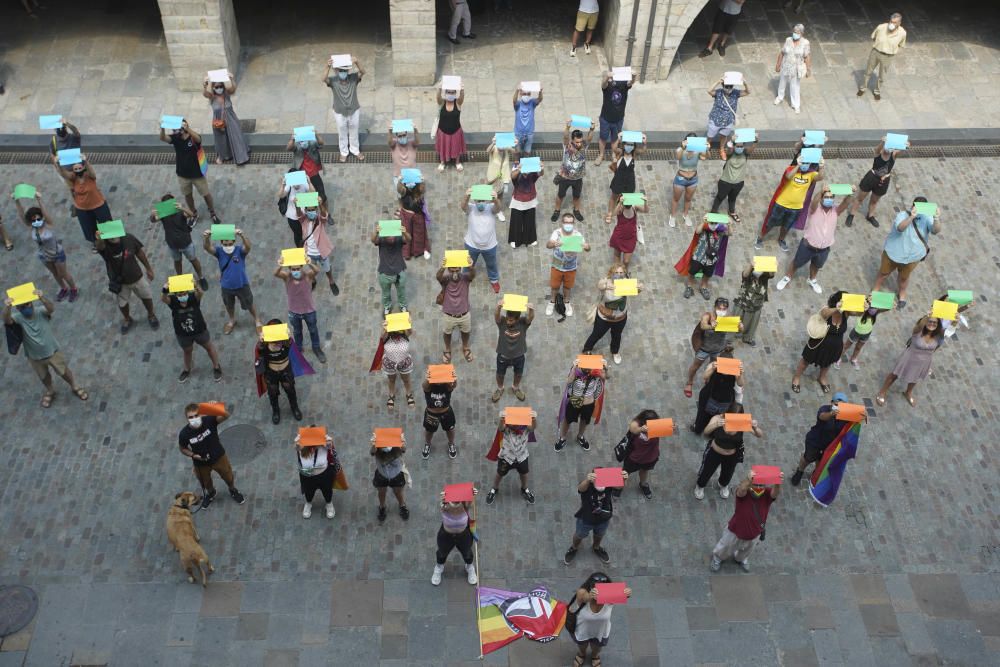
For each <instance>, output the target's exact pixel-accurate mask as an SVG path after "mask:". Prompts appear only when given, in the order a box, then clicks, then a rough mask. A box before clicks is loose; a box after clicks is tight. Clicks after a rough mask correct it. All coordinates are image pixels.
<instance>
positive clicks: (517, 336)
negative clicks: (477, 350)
mask: <svg viewBox="0 0 1000 667" xmlns="http://www.w3.org/2000/svg"><path fill="white" fill-rule="evenodd" d="M527 309H528V310H527V312H525V313H520V312H517V311H511V310H508V311H503V299H500V300H499V301H498V302H497V307H496V310H494V311H493V321H494V322H496V324H497V329H498V333H497V373H496V376H497V388H496V389H495V390H494V391H493V396H491V397H490V400H492V401H493V402H494V403H496V402H497V401H499V400H500V397H501V396H503V391H504V378H505V377H506V376H507V369H508V368H513V369H514V383H513V385H512V386H511V391H513V392H514V396H515V397H517V400H519V401H523V400H524V398H525V394H524V392H523V391H522V390H521V378H522V377H523V376H524V356H525V353H526V352H527V351H528V341H527V336H528V327H530V326H531V323H532V322H533V321H534V319H535V306H534V305H532V304H530V303H529V304H528V305H527Z"/></svg>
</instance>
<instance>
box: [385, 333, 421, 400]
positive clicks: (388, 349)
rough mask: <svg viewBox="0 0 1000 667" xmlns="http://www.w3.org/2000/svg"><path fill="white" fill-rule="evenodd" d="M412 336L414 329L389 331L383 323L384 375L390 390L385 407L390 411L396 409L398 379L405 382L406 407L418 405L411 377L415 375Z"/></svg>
mask: <svg viewBox="0 0 1000 667" xmlns="http://www.w3.org/2000/svg"><path fill="white" fill-rule="evenodd" d="M412 335H413V329H407V330H406V331H388V330H387V328H386V324H385V322H383V323H382V333H381V335H380V340H381V346H382V359H381V362H382V373H384V374H385V380H386V384H387V386H388V388H389V398H387V399H386V401H385V407H387V408H389V409H390V410H392V409H393V408H395V407H396V378H397V377H399V378H400V379H402V381H403V389H404V390H405V391H406V406H407V407H409V408H412V407H413V406H414V405H416V404H417V401H416V399H415V398H413V387H412V386H411V385H410V375H412V374H413V354H412V353H411V352H410V337H411V336H412ZM376 370H377V369H376Z"/></svg>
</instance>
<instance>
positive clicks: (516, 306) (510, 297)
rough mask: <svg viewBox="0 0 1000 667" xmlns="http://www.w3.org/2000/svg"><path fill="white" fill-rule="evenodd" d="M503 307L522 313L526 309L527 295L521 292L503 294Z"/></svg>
mask: <svg viewBox="0 0 1000 667" xmlns="http://www.w3.org/2000/svg"><path fill="white" fill-rule="evenodd" d="M503 309H504V310H509V311H512V312H516V313H523V312H525V311H526V310H528V297H526V296H524V295H523V294H504V295H503Z"/></svg>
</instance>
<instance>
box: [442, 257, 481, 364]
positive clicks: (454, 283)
mask: <svg viewBox="0 0 1000 667" xmlns="http://www.w3.org/2000/svg"><path fill="white" fill-rule="evenodd" d="M475 277H476V268H475V267H474V266H468V267H464V268H463V267H460V266H447V265H446V263H445V261H444V260H441V268H439V269H438V271H437V275H436V276H435V278H436V279H437V281H438V283H439V284H440V285H441V319H442V320H443V322H442V324H443V331H444V352H443V354H442V360H443V361H444V363H446V364H450V363H451V336H452V334H453V333H454V332H455V329H458V332H459V334H460V335H461V337H462V355H463V356H464V357H465V360H466V361H472V348H471V347H470V338H471V336H472V315H471V314H470V311H471V310H472V308H471V306H470V304H469V285H470V284H471V283H472V280H473V278H475Z"/></svg>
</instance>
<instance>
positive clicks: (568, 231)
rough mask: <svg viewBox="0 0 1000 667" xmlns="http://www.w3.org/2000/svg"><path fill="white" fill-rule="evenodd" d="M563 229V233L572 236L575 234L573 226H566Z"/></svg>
mask: <svg viewBox="0 0 1000 667" xmlns="http://www.w3.org/2000/svg"><path fill="white" fill-rule="evenodd" d="M562 227H563V231H564V232H566V233H567V234H572V233H573V225H570V224H564V225H563V226H562Z"/></svg>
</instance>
